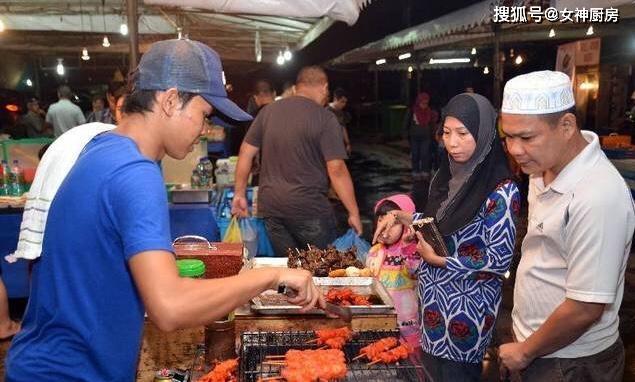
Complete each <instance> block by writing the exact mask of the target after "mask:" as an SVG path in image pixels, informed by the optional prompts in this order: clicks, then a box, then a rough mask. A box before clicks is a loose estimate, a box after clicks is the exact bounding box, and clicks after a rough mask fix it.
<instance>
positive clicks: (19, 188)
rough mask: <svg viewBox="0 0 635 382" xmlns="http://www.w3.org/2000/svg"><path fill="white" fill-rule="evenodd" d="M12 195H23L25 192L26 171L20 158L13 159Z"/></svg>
mask: <svg viewBox="0 0 635 382" xmlns="http://www.w3.org/2000/svg"><path fill="white" fill-rule="evenodd" d="M10 178H11V184H10V187H11V195H13V196H21V195H22V194H23V193H24V173H23V172H22V167H21V166H20V163H19V162H18V160H17V159H16V160H14V161H13V166H11V177H10Z"/></svg>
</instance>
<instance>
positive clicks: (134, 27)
mask: <svg viewBox="0 0 635 382" xmlns="http://www.w3.org/2000/svg"><path fill="white" fill-rule="evenodd" d="M126 5H127V11H128V19H127V21H128V37H129V42H130V60H129V61H128V64H129V68H130V71H133V70H134V69H135V68H136V67H137V64H138V63H139V15H138V13H137V0H126Z"/></svg>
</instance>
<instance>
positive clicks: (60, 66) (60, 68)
mask: <svg viewBox="0 0 635 382" xmlns="http://www.w3.org/2000/svg"><path fill="white" fill-rule="evenodd" d="M62 61H63V59H61V58H58V59H57V67H56V68H55V70H56V71H57V74H58V75H60V76H63V75H64V64H62Z"/></svg>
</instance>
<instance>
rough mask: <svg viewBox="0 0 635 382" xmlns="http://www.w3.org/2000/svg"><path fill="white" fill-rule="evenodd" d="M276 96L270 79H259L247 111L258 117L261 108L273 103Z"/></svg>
mask: <svg viewBox="0 0 635 382" xmlns="http://www.w3.org/2000/svg"><path fill="white" fill-rule="evenodd" d="M275 98H276V92H275V90H274V89H273V86H272V85H271V82H269V81H268V80H258V81H256V85H255V86H254V93H253V95H252V96H251V97H250V98H249V104H248V105H247V112H248V113H249V114H251V115H252V116H253V117H256V116H257V115H258V113H259V112H260V110H261V109H262V108H263V107H265V106H267V105H269V104H270V103H272V102H273V101H274V100H275Z"/></svg>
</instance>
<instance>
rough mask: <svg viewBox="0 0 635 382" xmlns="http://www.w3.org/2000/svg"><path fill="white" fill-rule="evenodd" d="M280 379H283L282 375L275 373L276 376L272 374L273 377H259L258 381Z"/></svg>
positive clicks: (264, 381)
mask: <svg viewBox="0 0 635 382" xmlns="http://www.w3.org/2000/svg"><path fill="white" fill-rule="evenodd" d="M279 379H282V376H281V375H274V376H271V377H264V378H259V379H258V381H260V382H266V381H277V380H279Z"/></svg>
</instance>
